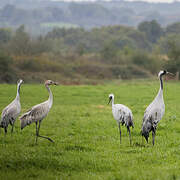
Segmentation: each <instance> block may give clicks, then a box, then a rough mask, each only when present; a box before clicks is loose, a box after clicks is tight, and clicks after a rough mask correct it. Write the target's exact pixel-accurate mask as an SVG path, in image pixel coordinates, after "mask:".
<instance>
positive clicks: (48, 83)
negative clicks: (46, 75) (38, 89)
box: [45, 80, 58, 86]
mask: <svg viewBox="0 0 180 180" xmlns="http://www.w3.org/2000/svg"><path fill="white" fill-rule="evenodd" d="M45 85H46V86H49V85H58V83H57V82H54V81H52V80H46V81H45Z"/></svg>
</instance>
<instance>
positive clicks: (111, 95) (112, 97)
mask: <svg viewBox="0 0 180 180" xmlns="http://www.w3.org/2000/svg"><path fill="white" fill-rule="evenodd" d="M112 99H114V94H109V102H108V104H109V103H110V102H111V101H112Z"/></svg>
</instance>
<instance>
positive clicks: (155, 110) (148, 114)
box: [141, 70, 173, 145]
mask: <svg viewBox="0 0 180 180" xmlns="http://www.w3.org/2000/svg"><path fill="white" fill-rule="evenodd" d="M166 74H171V75H173V74H172V73H169V72H167V71H166V70H164V71H160V72H159V74H158V77H159V80H160V88H159V92H158V94H157V95H156V97H155V99H154V100H153V101H152V102H151V104H150V105H149V106H148V107H147V108H146V110H145V112H144V118H143V123H142V130H141V132H142V136H144V137H145V139H146V141H147V142H148V138H149V133H150V132H151V131H152V138H153V140H152V144H153V145H154V142H155V134H156V128H157V125H158V123H159V121H160V120H161V119H162V117H163V115H164V112H165V104H164V99H163V80H162V76H164V75H166Z"/></svg>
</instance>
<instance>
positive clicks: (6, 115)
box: [0, 79, 23, 134]
mask: <svg viewBox="0 0 180 180" xmlns="http://www.w3.org/2000/svg"><path fill="white" fill-rule="evenodd" d="M22 83H23V80H22V79H20V80H18V81H17V94H16V97H15V99H14V100H13V101H12V102H11V103H10V104H9V105H8V106H6V107H5V108H4V109H3V111H2V114H1V121H0V127H2V128H4V132H5V134H6V133H7V128H8V125H9V124H10V125H11V126H12V129H11V133H12V132H13V129H14V123H15V121H16V118H17V117H18V116H19V114H20V112H21V103H20V88H21V84H22Z"/></svg>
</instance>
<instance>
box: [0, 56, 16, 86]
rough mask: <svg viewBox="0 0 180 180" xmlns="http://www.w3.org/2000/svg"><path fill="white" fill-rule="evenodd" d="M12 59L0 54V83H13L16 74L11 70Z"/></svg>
mask: <svg viewBox="0 0 180 180" xmlns="http://www.w3.org/2000/svg"><path fill="white" fill-rule="evenodd" d="M12 63H13V61H12V58H11V57H9V56H7V55H5V54H3V53H0V81H3V82H8V83H10V82H13V81H14V79H16V73H15V71H14V70H13V66H12Z"/></svg>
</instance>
